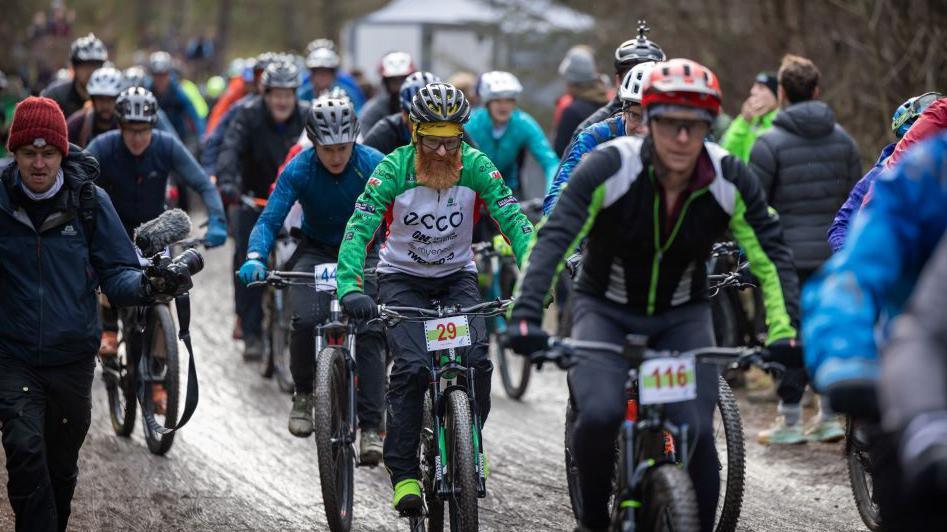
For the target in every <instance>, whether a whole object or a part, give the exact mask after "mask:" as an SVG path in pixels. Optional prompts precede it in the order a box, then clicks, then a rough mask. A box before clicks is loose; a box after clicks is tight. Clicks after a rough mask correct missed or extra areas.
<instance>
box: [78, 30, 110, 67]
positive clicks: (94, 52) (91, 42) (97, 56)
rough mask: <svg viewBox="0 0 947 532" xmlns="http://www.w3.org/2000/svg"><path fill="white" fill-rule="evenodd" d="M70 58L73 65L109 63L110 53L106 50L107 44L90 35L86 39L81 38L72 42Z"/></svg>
mask: <svg viewBox="0 0 947 532" xmlns="http://www.w3.org/2000/svg"><path fill="white" fill-rule="evenodd" d="M69 58H70V59H71V60H72V63H73V64H76V63H85V62H92V61H97V62H101V63H104V62H106V61H108V58H109V52H108V50H106V49H105V43H103V42H102V40H101V39H99V38H98V37H96V36H95V35H94V34H92V33H90V34H88V35H86V36H85V37H79V38H78V39H76V40H74V41H72V46H71V47H70V50H69Z"/></svg>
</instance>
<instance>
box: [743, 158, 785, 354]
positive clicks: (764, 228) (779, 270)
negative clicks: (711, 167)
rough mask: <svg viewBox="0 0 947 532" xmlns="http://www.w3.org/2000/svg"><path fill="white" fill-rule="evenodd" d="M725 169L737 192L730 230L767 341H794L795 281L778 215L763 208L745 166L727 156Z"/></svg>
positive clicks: (763, 199) (761, 195)
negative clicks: (757, 299) (746, 266)
mask: <svg viewBox="0 0 947 532" xmlns="http://www.w3.org/2000/svg"><path fill="white" fill-rule="evenodd" d="M726 161H727V160H726V159H725V164H727V163H726ZM728 168H729V169H730V170H731V172H732V176H733V177H732V181H733V183H734V185H736V189H737V190H736V198H735V202H734V208H733V212H732V213H731V215H730V231H731V232H732V233H733V236H734V238H735V239H736V240H737V243H739V244H740V247H741V248H742V249H743V251H744V253H746V256H747V258H748V259H749V261H750V272H751V273H752V274H753V276H754V277H756V279H757V280H758V281H759V283H760V289H761V291H762V294H763V305H764V307H765V308H766V326H767V329H768V333H769V335H768V339H769V342H773V341H775V340H781V339H786V338H795V337H796V326H797V325H798V324H799V279H798V277H797V275H796V270H795V267H794V266H793V261H792V252H791V251H790V249H789V247H788V246H787V245H786V242H785V241H784V240H783V230H782V226H781V225H780V223H779V219H778V216H777V215H776V214H775V213H774V212H772V211H770V210H769V208H768V207H767V205H766V199H765V196H764V195H763V191H762V190H761V188H760V185H759V184H758V183H757V182H756V180H755V179H754V178H753V176H752V175H751V174H750V172H749V170H748V169H747V167H746V166H745V165H744V164H743V163H742V162H740V161H739V160H737V159H736V158H735V157H732V156H731V157H730V158H729V164H728Z"/></svg>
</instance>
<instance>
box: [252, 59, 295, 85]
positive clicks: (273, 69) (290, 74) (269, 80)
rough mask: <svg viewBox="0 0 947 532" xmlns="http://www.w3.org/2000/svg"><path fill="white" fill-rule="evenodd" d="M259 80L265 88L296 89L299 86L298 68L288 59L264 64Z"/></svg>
mask: <svg viewBox="0 0 947 532" xmlns="http://www.w3.org/2000/svg"><path fill="white" fill-rule="evenodd" d="M261 81H262V82H263V87H265V88H267V89H296V88H297V87H299V68H297V67H296V65H295V64H293V63H291V62H289V61H275V62H273V63H270V64H269V65H267V66H266V70H264V71H263V77H262V78H261Z"/></svg>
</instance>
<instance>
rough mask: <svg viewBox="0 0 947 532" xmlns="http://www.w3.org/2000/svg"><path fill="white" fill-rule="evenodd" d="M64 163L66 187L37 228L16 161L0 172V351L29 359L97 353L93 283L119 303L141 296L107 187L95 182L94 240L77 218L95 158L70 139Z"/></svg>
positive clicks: (65, 359) (140, 278)
mask: <svg viewBox="0 0 947 532" xmlns="http://www.w3.org/2000/svg"><path fill="white" fill-rule="evenodd" d="M62 170H63V179H64V184H63V191H62V192H60V193H59V195H58V196H56V200H55V201H56V204H55V208H54V209H53V211H52V212H51V213H50V214H49V215H48V216H47V217H46V219H45V221H44V222H43V223H42V225H40V227H39V228H36V227H34V226H33V223H32V222H31V221H30V218H29V216H28V215H27V214H26V212H25V211H24V209H23V208H22V207H21V206H20V205H18V204H17V202H18V199H17V198H20V197H21V196H20V195H18V194H17V191H16V189H17V188H18V187H20V179H19V175H18V172H17V169H16V163H11V164H10V165H8V166H7V167H6V168H5V169H4V170H3V173H2V178H0V179H2V182H3V185H2V186H0V235H2V237H0V257H2V258H0V292H2V293H3V297H2V298H0V354H2V355H5V356H6V355H12V356H15V357H17V358H19V359H21V360H23V361H24V362H26V363H27V364H30V365H32V366H54V365H60V364H68V363H70V362H76V361H79V360H83V359H88V358H89V357H92V356H94V355H95V353H96V352H97V351H98V348H99V340H100V336H101V334H102V331H101V328H100V327H99V318H98V303H97V298H96V294H95V289H96V287H98V286H100V285H101V286H102V290H103V291H104V292H105V294H106V295H107V296H108V298H109V301H111V302H112V303H113V304H115V305H119V306H129V305H135V304H140V303H142V302H143V301H142V299H143V298H144V297H145V292H144V275H143V274H142V272H141V269H140V266H139V264H138V258H137V256H136V254H135V249H134V247H133V246H132V243H131V241H130V240H129V239H128V237H127V236H126V235H125V230H124V229H123V228H122V224H121V221H120V220H119V218H118V214H117V213H116V212H115V209H114V208H113V207H112V203H111V201H109V197H108V194H106V193H105V192H104V191H103V190H102V189H101V188H98V187H96V188H95V194H96V200H97V207H96V209H95V213H96V221H95V224H94V228H95V234H94V235H92V237H91V239H89V238H87V237H86V234H85V226H84V224H83V223H81V222H80V220H79V218H78V210H79V201H78V191H79V189H80V187H81V186H82V185H83V184H84V183H86V182H88V181H91V180H94V179H95V178H96V176H97V174H98V165H97V164H96V161H95V159H93V158H92V157H91V156H89V155H88V154H87V153H85V152H83V151H82V150H81V148H79V147H78V146H75V145H71V146H70V151H69V154H68V155H67V156H66V157H65V158H64V159H63V165H62ZM24 201H26V200H24Z"/></svg>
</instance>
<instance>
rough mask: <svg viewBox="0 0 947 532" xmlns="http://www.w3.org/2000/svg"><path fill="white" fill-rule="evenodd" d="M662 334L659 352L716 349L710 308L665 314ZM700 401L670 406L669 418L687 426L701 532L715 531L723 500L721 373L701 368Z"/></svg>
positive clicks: (654, 339)
mask: <svg viewBox="0 0 947 532" xmlns="http://www.w3.org/2000/svg"><path fill="white" fill-rule="evenodd" d="M661 319H662V320H663V321H664V323H663V324H662V330H661V332H660V333H658V334H657V335H656V336H653V337H652V338H651V345H652V347H654V348H655V349H668V350H673V351H687V350H690V349H698V348H701V347H707V346H712V345H714V331H713V321H712V317H711V311H710V305H709V304H706V303H692V304H688V305H684V306H682V307H678V308H675V309H673V310H670V311H667V312H665V313H664V314H663V315H662V316H661ZM695 369H696V372H697V399H696V400H694V401H687V402H682V403H671V404H669V405H667V414H668V416H669V418H670V420H671V421H672V422H673V423H674V424H676V425H682V424H685V423H686V424H687V426H688V434H689V435H690V438H689V441H688V443H689V445H688V448H689V450H690V462H689V464H688V472H689V473H690V477H691V482H693V484H694V492H695V493H696V495H697V509H698V512H699V514H700V525H701V530H705V531H710V530H713V528H714V518H715V513H716V510H717V499H718V498H719V496H720V470H719V467H718V465H719V463H718V459H717V451H716V448H715V447H714V433H713V415H714V408H715V407H716V404H717V392H718V388H717V386H718V384H717V382H718V376H719V375H720V369H719V368H718V367H717V366H714V365H711V364H698V365H697V367H696V368H695Z"/></svg>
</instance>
